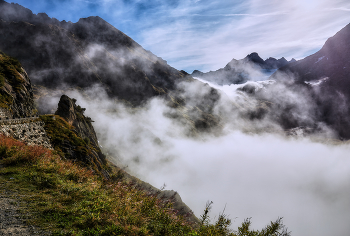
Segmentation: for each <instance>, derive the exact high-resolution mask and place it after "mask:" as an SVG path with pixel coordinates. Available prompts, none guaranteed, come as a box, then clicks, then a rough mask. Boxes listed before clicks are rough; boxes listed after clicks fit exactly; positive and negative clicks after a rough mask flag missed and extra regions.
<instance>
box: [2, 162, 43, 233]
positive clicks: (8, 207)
mask: <svg viewBox="0 0 350 236" xmlns="http://www.w3.org/2000/svg"><path fill="white" fill-rule="evenodd" d="M1 168H4V167H3V166H1V165H0V169H1ZM28 217H30V216H27V215H25V214H23V213H21V211H20V196H19V195H18V194H17V193H16V192H14V191H11V190H8V189H4V184H3V183H2V182H0V236H31V235H40V236H44V235H49V234H48V233H43V232H42V231H40V230H38V229H36V228H35V227H33V226H30V225H28V224H27V223H26V219H28Z"/></svg>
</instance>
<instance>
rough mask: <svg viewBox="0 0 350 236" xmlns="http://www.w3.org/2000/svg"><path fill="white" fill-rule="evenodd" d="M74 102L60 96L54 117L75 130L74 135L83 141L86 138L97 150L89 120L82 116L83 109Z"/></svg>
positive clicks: (96, 142)
mask: <svg viewBox="0 0 350 236" xmlns="http://www.w3.org/2000/svg"><path fill="white" fill-rule="evenodd" d="M75 102H76V100H75V99H71V98H69V97H68V96H66V95H62V96H61V99H60V101H59V103H58V108H57V111H56V113H55V115H59V116H61V117H62V118H64V119H65V120H66V121H67V122H68V124H70V125H72V126H73V127H74V128H75V129H74V132H75V133H77V134H78V135H79V136H80V137H81V138H83V139H86V138H88V139H89V140H90V142H91V143H92V144H93V145H94V147H95V148H98V149H99V146H98V140H97V137H96V133H95V130H94V127H93V126H92V124H91V122H92V120H91V118H90V117H86V116H84V111H85V108H81V107H80V106H79V105H76V104H75Z"/></svg>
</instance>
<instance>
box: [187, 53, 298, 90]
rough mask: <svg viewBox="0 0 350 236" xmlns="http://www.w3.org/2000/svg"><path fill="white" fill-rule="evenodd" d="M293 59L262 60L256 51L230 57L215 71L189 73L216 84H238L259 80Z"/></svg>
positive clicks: (293, 60) (271, 58) (270, 58)
mask: <svg viewBox="0 0 350 236" xmlns="http://www.w3.org/2000/svg"><path fill="white" fill-rule="evenodd" d="M295 61H296V60H295V59H292V60H291V61H287V60H286V59H285V58H284V57H282V58H280V59H278V60H277V59H276V58H273V57H269V58H268V59H266V60H263V59H262V58H261V57H260V56H259V54H258V53H256V52H253V53H251V54H249V55H247V56H246V57H245V58H243V59H241V60H236V59H232V60H231V61H230V62H229V63H228V64H227V65H226V66H225V67H224V68H221V69H218V70H216V71H210V72H207V73H203V72H201V71H198V70H194V71H193V72H192V74H191V75H192V76H193V77H200V78H202V79H205V80H207V81H210V82H213V83H216V84H218V85H230V84H240V83H245V82H247V81H249V80H261V78H262V77H264V76H265V77H266V76H269V75H270V74H271V73H272V72H274V71H275V70H277V69H279V68H281V67H283V66H285V65H287V64H288V63H291V62H295Z"/></svg>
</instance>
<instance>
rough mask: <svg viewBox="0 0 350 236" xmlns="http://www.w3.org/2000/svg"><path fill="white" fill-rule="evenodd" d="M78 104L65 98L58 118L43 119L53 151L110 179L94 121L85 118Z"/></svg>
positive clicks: (46, 117) (57, 113) (52, 116)
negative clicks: (93, 124)
mask: <svg viewBox="0 0 350 236" xmlns="http://www.w3.org/2000/svg"><path fill="white" fill-rule="evenodd" d="M75 102H76V100H74V99H70V98H69V97H68V96H65V95H63V96H62V97H61V100H60V102H59V104H58V109H57V112H56V115H44V116H41V117H40V118H41V119H42V120H43V121H44V122H45V126H44V128H45V130H46V132H47V135H48V137H49V138H50V142H51V144H52V146H53V148H54V149H55V150H56V151H57V152H58V153H60V154H61V156H62V157H64V158H66V159H69V160H73V161H77V162H79V163H81V164H82V165H84V166H87V167H90V168H92V170H94V171H95V172H96V173H98V174H101V175H102V176H104V177H105V178H109V174H108V171H106V169H105V166H106V164H107V160H106V156H105V155H104V154H103V153H102V151H101V149H100V147H99V145H98V141H97V137H96V134H95V131H94V128H93V126H92V124H91V122H92V121H91V119H90V118H89V117H86V116H84V110H85V109H84V108H81V107H80V106H78V105H76V104H75Z"/></svg>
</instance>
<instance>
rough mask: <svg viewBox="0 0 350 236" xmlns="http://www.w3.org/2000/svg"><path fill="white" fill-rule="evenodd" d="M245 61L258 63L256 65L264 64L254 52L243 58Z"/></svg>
mask: <svg viewBox="0 0 350 236" xmlns="http://www.w3.org/2000/svg"><path fill="white" fill-rule="evenodd" d="M245 59H246V60H248V61H251V62H254V63H258V64H264V63H265V61H264V60H263V59H262V58H261V57H260V56H259V54H258V53H256V52H253V53H251V54H249V55H248V56H246V57H245Z"/></svg>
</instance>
